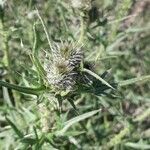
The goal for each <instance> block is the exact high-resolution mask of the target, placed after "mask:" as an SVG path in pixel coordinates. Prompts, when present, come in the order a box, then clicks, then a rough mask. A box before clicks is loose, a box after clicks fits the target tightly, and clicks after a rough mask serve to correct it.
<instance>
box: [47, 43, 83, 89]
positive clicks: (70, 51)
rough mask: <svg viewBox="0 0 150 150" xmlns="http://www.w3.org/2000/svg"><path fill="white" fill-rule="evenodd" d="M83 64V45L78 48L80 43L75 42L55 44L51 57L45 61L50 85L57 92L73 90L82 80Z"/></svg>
mask: <svg viewBox="0 0 150 150" xmlns="http://www.w3.org/2000/svg"><path fill="white" fill-rule="evenodd" d="M47 56H49V55H48V54H47ZM81 62H83V50H82V45H81V46H78V43H75V44H74V43H73V42H71V43H68V42H65V43H63V42H61V44H57V43H54V44H53V46H52V49H51V56H49V57H48V58H47V59H46V60H45V61H44V69H45V71H46V74H47V75H46V79H47V81H48V83H49V85H51V86H52V87H53V88H55V89H57V90H73V88H75V84H76V82H77V80H78V78H80V77H79V76H80V75H79V74H80V64H81Z"/></svg>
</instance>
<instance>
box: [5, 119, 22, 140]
mask: <svg viewBox="0 0 150 150" xmlns="http://www.w3.org/2000/svg"><path fill="white" fill-rule="evenodd" d="M6 120H7V121H8V123H9V124H10V126H11V127H12V128H13V130H14V131H15V133H16V134H17V135H18V137H19V138H23V137H24V135H23V133H22V132H21V131H20V130H19V129H18V128H17V126H16V125H15V124H14V123H13V122H12V121H11V120H10V119H9V118H7V117H6Z"/></svg>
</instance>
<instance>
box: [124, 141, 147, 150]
mask: <svg viewBox="0 0 150 150" xmlns="http://www.w3.org/2000/svg"><path fill="white" fill-rule="evenodd" d="M125 146H127V147H130V148H134V149H138V150H139V149H142V150H145V149H148V150H149V149H150V145H148V144H144V143H131V142H127V143H125Z"/></svg>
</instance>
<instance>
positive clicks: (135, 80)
mask: <svg viewBox="0 0 150 150" xmlns="http://www.w3.org/2000/svg"><path fill="white" fill-rule="evenodd" d="M146 81H150V75H147V76H141V77H137V78H132V79H128V80H125V81H120V82H119V84H118V85H119V86H120V87H122V86H127V85H130V84H134V83H139V82H146Z"/></svg>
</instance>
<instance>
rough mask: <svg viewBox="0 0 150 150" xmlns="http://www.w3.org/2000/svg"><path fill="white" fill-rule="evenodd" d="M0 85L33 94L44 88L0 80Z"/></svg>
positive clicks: (37, 93)
mask: <svg viewBox="0 0 150 150" xmlns="http://www.w3.org/2000/svg"><path fill="white" fill-rule="evenodd" d="M0 86H4V87H7V88H9V89H13V90H17V91H18V92H22V93H26V94H33V95H39V92H40V91H43V90H44V89H45V88H44V86H43V87H39V88H29V87H23V86H18V85H14V84H10V83H8V82H4V81H1V80H0Z"/></svg>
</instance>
